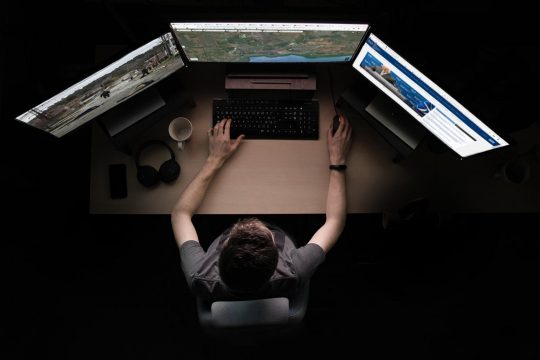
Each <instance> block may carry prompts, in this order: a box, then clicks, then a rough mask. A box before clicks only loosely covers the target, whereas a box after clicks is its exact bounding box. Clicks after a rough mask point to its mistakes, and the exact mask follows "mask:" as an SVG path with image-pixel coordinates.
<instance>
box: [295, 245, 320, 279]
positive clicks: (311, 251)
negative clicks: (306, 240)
mask: <svg viewBox="0 0 540 360" xmlns="http://www.w3.org/2000/svg"><path fill="white" fill-rule="evenodd" d="M293 254H294V255H293V259H292V260H293V264H294V268H295V271H296V273H297V276H298V278H299V280H300V281H301V282H306V281H308V280H309V279H310V278H311V276H313V273H314V272H315V270H317V267H318V266H319V265H320V264H322V263H323V262H324V259H325V254H324V251H323V249H322V248H321V247H320V246H319V245H317V244H307V245H305V246H302V247H300V248H298V249H296V251H295V252H294V253H293Z"/></svg>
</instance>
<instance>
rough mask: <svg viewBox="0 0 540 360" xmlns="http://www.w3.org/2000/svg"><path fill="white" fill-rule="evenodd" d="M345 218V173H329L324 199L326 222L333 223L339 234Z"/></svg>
mask: <svg viewBox="0 0 540 360" xmlns="http://www.w3.org/2000/svg"><path fill="white" fill-rule="evenodd" d="M346 217H347V185H346V182H345V173H344V172H342V171H330V183H329V184H328V195H327V198H326V221H327V222H329V221H330V222H333V223H334V226H336V231H337V232H339V233H341V231H343V228H344V227H345V220H346Z"/></svg>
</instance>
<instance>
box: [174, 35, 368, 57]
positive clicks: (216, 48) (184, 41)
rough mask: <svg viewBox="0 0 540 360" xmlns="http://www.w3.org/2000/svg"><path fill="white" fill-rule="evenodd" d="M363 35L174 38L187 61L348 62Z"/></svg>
mask: <svg viewBox="0 0 540 360" xmlns="http://www.w3.org/2000/svg"><path fill="white" fill-rule="evenodd" d="M364 33H365V32H363V31H309V30H305V31H299V32H229V31H223V32H217V31H181V30H175V35H176V36H177V38H178V41H179V43H180V44H181V45H182V49H183V50H184V52H185V54H186V56H187V58H188V59H189V60H190V61H201V62H339V61H349V60H350V59H351V57H352V56H353V55H354V52H355V50H356V48H357V46H358V44H359V43H360V41H361V39H362V37H363V36H364Z"/></svg>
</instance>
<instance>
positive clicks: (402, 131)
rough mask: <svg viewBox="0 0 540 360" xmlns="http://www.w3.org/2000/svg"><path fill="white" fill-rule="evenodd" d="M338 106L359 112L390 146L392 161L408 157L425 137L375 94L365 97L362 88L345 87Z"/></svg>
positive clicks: (411, 120)
mask: <svg viewBox="0 0 540 360" xmlns="http://www.w3.org/2000/svg"><path fill="white" fill-rule="evenodd" d="M364 86H365V85H364ZM338 106H339V107H340V108H345V109H348V108H350V109H349V111H350V110H352V111H355V112H356V113H359V114H360V115H361V117H363V118H364V119H365V120H366V121H367V122H368V123H369V124H370V125H371V126H372V127H373V128H374V129H375V130H376V131H377V132H378V133H379V134H380V135H381V136H382V137H383V138H384V139H385V140H386V141H387V142H388V143H389V144H390V145H392V147H393V148H394V149H395V150H396V152H397V154H396V156H395V157H394V158H393V159H392V161H393V162H399V161H401V160H402V159H404V158H406V157H408V156H409V155H410V154H412V152H413V151H414V150H415V149H416V148H417V147H418V145H419V144H420V142H421V141H422V140H423V139H424V138H425V137H426V135H427V130H426V129H425V128H424V127H423V126H422V125H420V124H419V123H418V122H417V121H416V120H415V119H414V118H413V117H412V116H411V115H410V114H408V113H407V112H406V111H405V110H403V109H402V108H401V107H399V105H397V104H396V103H395V102H394V101H393V100H392V99H390V98H388V97H387V96H386V95H385V94H382V93H380V92H379V91H377V93H376V94H375V96H373V94H371V95H367V94H366V92H365V91H364V89H358V88H355V87H352V88H349V89H347V90H346V91H345V92H344V93H343V94H342V95H341V97H340V99H339V101H338ZM345 115H347V113H346V111H345Z"/></svg>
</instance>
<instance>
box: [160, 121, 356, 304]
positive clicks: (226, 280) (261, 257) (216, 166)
mask: <svg viewBox="0 0 540 360" xmlns="http://www.w3.org/2000/svg"><path fill="white" fill-rule="evenodd" d="M230 127H231V119H223V120H222V121H220V122H218V123H217V124H216V125H215V126H214V127H213V128H211V129H209V130H208V138H209V155H208V158H207V160H206V162H205V163H204V165H203V167H202V169H201V170H200V171H199V173H198V174H197V175H196V176H195V178H194V179H193V181H192V182H191V183H190V184H189V185H188V187H187V188H186V189H185V190H184V192H183V193H182V195H181V196H180V198H179V199H178V201H177V203H176V204H175V206H174V209H173V211H172V215H171V221H172V227H173V232H174V236H175V239H176V243H177V244H178V247H179V249H180V257H181V264H182V270H183V271H184V275H185V277H186V280H187V283H188V285H189V287H190V288H191V290H192V291H193V293H194V294H195V295H197V296H200V297H201V298H203V299H206V300H210V301H217V300H234V299H250V298H251V299H253V298H266V297H278V296H285V297H289V298H290V297H291V296H292V295H293V294H294V293H295V291H296V290H298V289H300V288H301V287H302V285H304V284H306V283H307V282H308V281H309V279H310V277H311V276H312V275H313V273H314V271H315V270H316V268H317V266H319V265H320V264H321V263H322V262H323V261H324V258H325V254H326V253H327V252H328V251H329V250H330V249H331V248H332V247H333V246H334V244H335V243H336V241H337V240H338V238H339V236H340V234H341V232H342V231H343V228H344V227H345V219H346V214H347V194H346V184H345V172H344V171H345V168H346V166H344V165H345V163H346V158H347V154H348V151H349V148H350V144H351V132H352V129H351V127H350V124H349V122H348V121H347V119H346V118H345V117H344V116H340V119H339V127H338V129H337V130H336V132H335V134H333V133H332V127H330V128H329V129H328V132H327V146H328V154H329V161H330V171H329V172H330V181H329V185H328V194H327V200H326V222H325V223H324V225H323V226H322V227H321V228H320V229H319V230H318V231H317V232H316V233H315V234H314V235H313V237H312V238H311V240H310V241H309V243H308V244H306V245H305V246H302V247H300V248H296V246H295V245H294V243H293V241H292V240H291V239H290V238H289V237H288V236H287V234H285V233H284V232H283V231H282V230H281V229H279V228H278V227H276V226H274V225H271V224H265V223H263V222H261V221H260V220H257V219H244V220H240V221H239V222H237V223H236V224H234V225H233V226H232V227H231V228H230V229H228V230H227V231H225V232H224V233H223V234H222V235H221V236H219V237H218V238H217V239H215V240H214V242H213V243H212V244H211V245H210V246H209V248H208V250H207V251H206V252H205V251H204V250H203V249H202V247H201V245H200V243H199V239H198V236H197V231H196V230H195V227H194V226H193V223H192V221H191V218H192V216H193V214H194V213H195V212H196V210H197V208H198V207H199V206H200V205H201V203H202V201H203V199H204V196H205V194H206V191H207V189H208V187H209V185H210V183H211V182H212V179H213V178H214V176H215V175H216V174H217V172H218V171H219V170H220V169H221V167H222V166H224V165H225V163H226V161H227V159H229V158H230V157H231V156H232V155H233V154H234V152H235V151H236V150H237V149H238V147H239V146H240V144H241V143H242V139H243V138H244V136H243V135H241V136H239V137H238V138H237V139H236V140H231V139H230ZM246 181H249V179H246Z"/></svg>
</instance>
